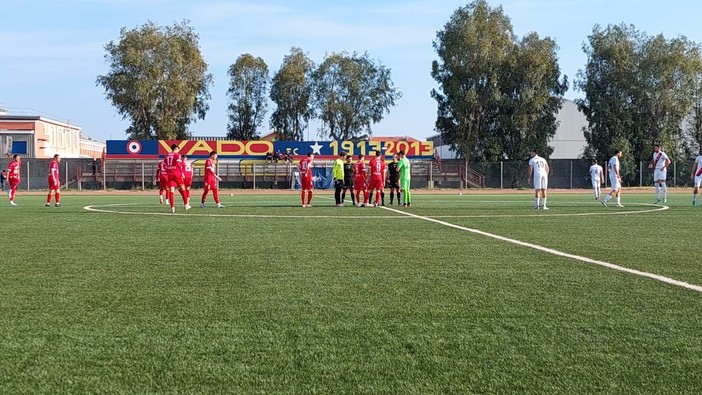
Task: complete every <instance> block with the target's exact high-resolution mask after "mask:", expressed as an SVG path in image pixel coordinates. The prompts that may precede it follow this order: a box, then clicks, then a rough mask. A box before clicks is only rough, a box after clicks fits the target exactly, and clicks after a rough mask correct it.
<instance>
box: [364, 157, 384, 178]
mask: <svg viewBox="0 0 702 395" xmlns="http://www.w3.org/2000/svg"><path fill="white" fill-rule="evenodd" d="M368 165H369V167H370V171H371V177H372V178H385V161H384V160H382V159H380V158H378V157H375V158H373V159H371V161H370V163H369V164H368Z"/></svg>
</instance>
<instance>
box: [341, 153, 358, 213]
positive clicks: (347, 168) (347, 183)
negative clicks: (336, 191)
mask: <svg viewBox="0 0 702 395" xmlns="http://www.w3.org/2000/svg"><path fill="white" fill-rule="evenodd" d="M352 160H353V158H352V157H351V155H348V156H346V163H344V191H343V192H342V193H341V203H342V204H343V203H344V200H345V199H346V191H348V190H351V203H352V204H353V205H354V206H355V205H356V195H355V194H354V193H353V162H352Z"/></svg>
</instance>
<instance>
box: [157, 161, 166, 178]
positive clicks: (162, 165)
mask: <svg viewBox="0 0 702 395" xmlns="http://www.w3.org/2000/svg"><path fill="white" fill-rule="evenodd" d="M158 175H159V176H161V177H165V176H166V175H168V172H167V171H166V162H165V161H163V160H161V161H159V162H158Z"/></svg>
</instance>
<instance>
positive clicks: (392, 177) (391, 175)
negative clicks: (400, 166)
mask: <svg viewBox="0 0 702 395" xmlns="http://www.w3.org/2000/svg"><path fill="white" fill-rule="evenodd" d="M387 173H388V184H387V185H388V186H389V187H390V204H391V205H392V201H393V199H394V198H395V193H396V192H397V204H400V184H399V183H398V180H399V178H400V173H399V171H398V170H397V154H395V155H393V156H392V162H390V163H388V172H387Z"/></svg>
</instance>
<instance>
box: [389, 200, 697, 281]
mask: <svg viewBox="0 0 702 395" xmlns="http://www.w3.org/2000/svg"><path fill="white" fill-rule="evenodd" d="M382 208H383V209H385V210H390V211H393V212H395V213H398V214H404V215H406V216H409V217H412V218H416V219H421V220H423V221H428V222H434V223H437V224H439V225H444V226H448V227H449V228H454V229H458V230H463V231H466V232H470V233H474V234H477V235H481V236H485V237H489V238H492V239H496V240H500V241H504V242H507V243H512V244H516V245H518V246H522V247H526V248H531V249H533V250H537V251H542V252H546V253H548V254H551V255H556V256H560V257H564V258H569V259H574V260H576V261H580V262H585V263H590V264H593V265H598V266H602V267H606V268H608V269H612V270H617V271H620V272H624V273H629V274H633V275H635V276H640V277H646V278H650V279H652V280H656V281H660V282H662V283H666V284H670V285H675V286H678V287H682V288H686V289H689V290H692V291H697V292H702V286H699V285H695V284H690V283H687V282H684V281H680V280H676V279H673V278H670V277H665V276H661V275H658V274H653V273H649V272H642V271H640V270H636V269H630V268H628V267H623V266H619V265H615V264H613V263H610V262H605V261H600V260H597V259H592V258H588V257H585V256H580V255H575V254H569V253H567V252H563V251H558V250H554V249H553V248H548V247H544V246H540V245H538V244H532V243H527V242H524V241H520V240H515V239H510V238H509V237H504V236H500V235H496V234H494V233H489V232H484V231H482V230H478V229H472V228H467V227H465V226H460V225H456V224H452V223H449V222H445V221H441V220H438V219H435V218H430V217H424V216H421V215H417V214H413V213H408V212H406V211H401V210H396V209H393V208H389V207H382Z"/></svg>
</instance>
